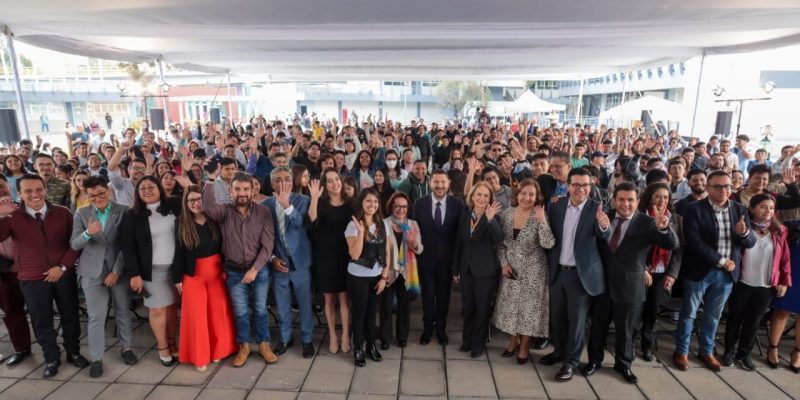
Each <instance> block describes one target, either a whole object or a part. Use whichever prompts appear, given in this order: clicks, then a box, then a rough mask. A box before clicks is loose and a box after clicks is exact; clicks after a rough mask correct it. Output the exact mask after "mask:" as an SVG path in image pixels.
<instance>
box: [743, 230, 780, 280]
mask: <svg viewBox="0 0 800 400" xmlns="http://www.w3.org/2000/svg"><path fill="white" fill-rule="evenodd" d="M755 236H756V244H755V245H754V246H753V247H751V248H749V249H747V250H745V251H744V257H742V273H741V276H740V277H739V280H741V281H742V283H744V284H746V285H748V286H753V287H770V280H771V279H770V278H772V260H773V255H774V254H773V253H774V248H773V244H772V236H771V235H769V234H766V235H764V236H761V235H759V234H756V235H755Z"/></svg>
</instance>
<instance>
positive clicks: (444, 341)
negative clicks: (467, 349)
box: [436, 332, 450, 346]
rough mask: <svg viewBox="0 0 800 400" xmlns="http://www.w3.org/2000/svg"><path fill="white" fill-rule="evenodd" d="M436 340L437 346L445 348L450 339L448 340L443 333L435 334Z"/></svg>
mask: <svg viewBox="0 0 800 400" xmlns="http://www.w3.org/2000/svg"><path fill="white" fill-rule="evenodd" d="M436 339H438V340H439V344H440V345H442V346H447V345H448V344H449V343H450V338H448V337H447V334H446V333H444V332H442V333H437V334H436Z"/></svg>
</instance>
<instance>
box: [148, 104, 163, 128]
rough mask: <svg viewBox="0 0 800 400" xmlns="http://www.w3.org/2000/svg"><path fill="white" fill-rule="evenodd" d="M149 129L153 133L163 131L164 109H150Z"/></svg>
mask: <svg viewBox="0 0 800 400" xmlns="http://www.w3.org/2000/svg"><path fill="white" fill-rule="evenodd" d="M150 129H152V130H154V131H163V130H164V129H166V128H165V127H164V109H163V108H151V109H150Z"/></svg>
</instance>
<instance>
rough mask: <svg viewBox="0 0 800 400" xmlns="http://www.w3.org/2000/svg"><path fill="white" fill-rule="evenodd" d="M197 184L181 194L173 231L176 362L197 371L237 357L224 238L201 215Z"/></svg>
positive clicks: (210, 221) (202, 214) (217, 229)
mask: <svg viewBox="0 0 800 400" xmlns="http://www.w3.org/2000/svg"><path fill="white" fill-rule="evenodd" d="M202 198H203V195H202V192H201V189H200V186H199V185H190V186H188V187H187V188H186V190H185V192H184V194H183V213H181V216H180V217H179V218H178V229H176V234H177V236H178V237H177V241H176V246H175V262H174V263H173V279H174V281H175V282H180V283H176V284H175V286H176V287H177V288H178V292H179V293H181V331H180V332H181V334H180V345H179V350H180V353H179V357H178V359H179V360H180V361H181V362H184V363H191V364H194V366H195V367H196V368H197V370H198V371H200V372H203V371H205V370H206V369H207V368H208V364H209V362H211V361H212V360H213V361H214V362H217V361H219V360H220V359H222V358H225V357H227V356H229V355H231V354H233V353H235V352H236V350H237V346H236V335H235V332H234V325H233V314H232V312H231V304H230V300H229V298H228V291H227V289H226V287H225V279H224V278H223V277H222V255H221V246H222V235H221V233H220V229H219V225H217V223H216V222H214V221H213V220H211V219H210V218H206V215H205V213H203V203H202Z"/></svg>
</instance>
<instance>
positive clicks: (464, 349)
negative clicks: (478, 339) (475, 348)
mask: <svg viewBox="0 0 800 400" xmlns="http://www.w3.org/2000/svg"><path fill="white" fill-rule="evenodd" d="M470 350H471V349H470V347H469V345H468V344H466V343H465V344H462V345H461V347H459V348H458V351H460V352H462V353H469V351H470Z"/></svg>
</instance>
